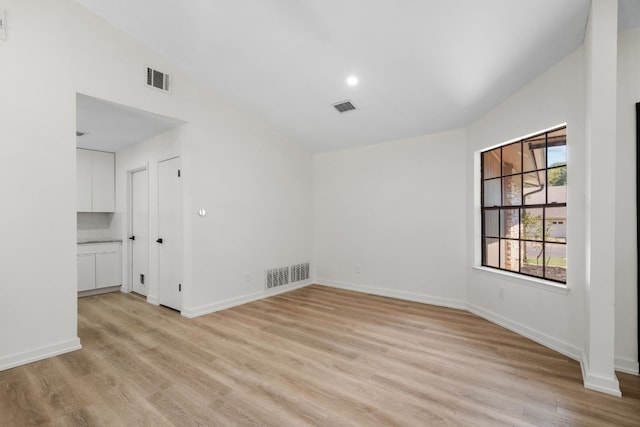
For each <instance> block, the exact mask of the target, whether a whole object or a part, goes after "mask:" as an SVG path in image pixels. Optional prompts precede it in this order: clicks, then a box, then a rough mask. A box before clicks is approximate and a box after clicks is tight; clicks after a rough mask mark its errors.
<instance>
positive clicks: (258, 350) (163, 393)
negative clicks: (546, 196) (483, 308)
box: [0, 286, 640, 426]
mask: <svg viewBox="0 0 640 427" xmlns="http://www.w3.org/2000/svg"><path fill="white" fill-rule="evenodd" d="M78 306H79V314H78V328H79V336H80V338H81V340H82V345H83V346H84V349H83V350H81V351H77V352H74V353H69V354H66V355H62V356H58V357H54V358H51V359H47V360H44V361H41V362H36V363H32V364H29V365H26V366H22V367H18V368H14V369H11V370H7V371H3V372H0V426H20V425H53V426H73V425H80V426H91V425H96V426H138V425H141V426H144V425H148V426H172V425H174V426H191V425H222V426H228V425H241V426H245V425H273V426H289V425H291V426H304V425H313V426H367V425H385V426H387V425H389V426H393V425H403V426H438V425H461V426H501V425H509V426H525V425H536V426H543V425H544V426H546V425H554V426H556V425H562V426H565V425H566V426H608V425H610V426H638V425H640V377H636V376H632V375H625V374H618V378H619V380H620V383H621V387H622V392H623V395H624V397H623V398H616V397H611V396H607V395H604V394H600V393H596V392H593V391H589V390H585V389H584V388H583V386H582V378H581V375H580V367H579V365H578V363H576V362H575V361H573V360H570V359H568V358H566V357H564V356H562V355H560V354H558V353H555V352H553V351H551V350H549V349H547V348H545V347H542V346H540V345H538V344H535V343H533V342H531V341H529V340H527V339H526V338H523V337H520V336H518V335H516V334H514V333H512V332H510V331H508V330H506V329H503V328H501V327H500V326H497V325H494V324H492V323H490V322H487V321H485V320H483V319H480V318H478V317H477V316H475V315H473V314H470V313H467V312H464V311H458V310H452V309H447V308H441V307H434V306H429V305H423V304H417V303H411V302H406V301H400V300H394V299H390V298H382V297H377V296H371V295H364V294H359V293H354V292H347V291H342V290H336V289H331V288H326V287H322V286H309V287H306V288H303V289H299V290H296V291H292V292H289V293H286V294H282V295H279V296H274V297H271V298H268V299H265V300H262V301H258V302H254V303H251V304H246V305H243V306H240V307H236V308H232V309H229V310H225V311H222V312H218V313H215V314H211V315H208V316H203V317H200V318H197V319H185V318H183V317H181V316H180V315H179V314H178V313H176V312H174V311H172V310H169V309H166V308H163V307H155V306H152V305H149V304H147V303H146V302H145V301H144V300H143V299H141V298H139V297H136V296H133V295H126V294H121V293H112V294H106V295H98V296H92V297H87V298H83V299H81V300H79V302H78Z"/></svg>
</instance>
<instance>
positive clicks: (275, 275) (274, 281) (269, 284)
mask: <svg viewBox="0 0 640 427" xmlns="http://www.w3.org/2000/svg"><path fill="white" fill-rule="evenodd" d="M288 284H289V267H281V268H274V269H272V270H267V271H266V272H265V287H266V289H271V288H276V287H278V286H284V285H288Z"/></svg>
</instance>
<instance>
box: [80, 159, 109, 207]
mask: <svg viewBox="0 0 640 427" xmlns="http://www.w3.org/2000/svg"><path fill="white" fill-rule="evenodd" d="M76 186H77V197H78V200H77V206H78V212H115V210H116V209H115V208H116V197H115V194H116V192H115V154H113V153H105V152H103V151H93V150H84V149H81V148H78V149H76Z"/></svg>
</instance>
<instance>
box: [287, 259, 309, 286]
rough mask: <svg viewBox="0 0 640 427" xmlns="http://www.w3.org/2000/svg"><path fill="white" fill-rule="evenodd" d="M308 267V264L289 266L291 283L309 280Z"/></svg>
mask: <svg viewBox="0 0 640 427" xmlns="http://www.w3.org/2000/svg"><path fill="white" fill-rule="evenodd" d="M309 267H310V264H309V263H308V262H303V263H302V264H296V265H292V266H291V283H295V282H302V281H303V280H308V279H309Z"/></svg>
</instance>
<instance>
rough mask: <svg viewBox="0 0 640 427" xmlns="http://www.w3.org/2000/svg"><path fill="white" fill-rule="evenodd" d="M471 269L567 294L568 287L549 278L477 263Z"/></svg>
mask: <svg viewBox="0 0 640 427" xmlns="http://www.w3.org/2000/svg"><path fill="white" fill-rule="evenodd" d="M473 269H474V270H477V271H480V272H482V274H487V275H489V276H493V277H498V278H501V279H513V280H514V281H516V282H518V283H520V284H523V285H526V286H531V287H534V288H538V289H543V290H545V291H548V292H553V293H555V294H560V295H569V288H568V287H567V286H565V285H561V284H559V283H556V282H551V281H549V280H544V279H536V278H535V277H529V276H523V275H521V274H516V273H509V272H508V271H503V270H496V269H494V268H489V267H482V266H479V265H475V266H473Z"/></svg>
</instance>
